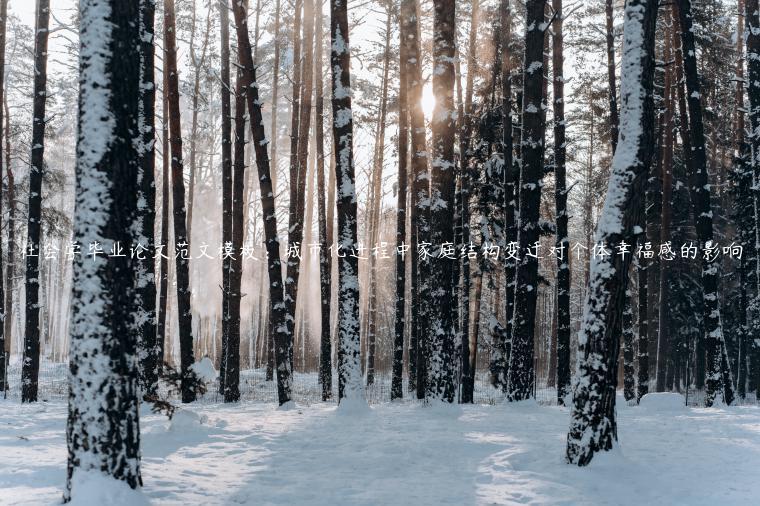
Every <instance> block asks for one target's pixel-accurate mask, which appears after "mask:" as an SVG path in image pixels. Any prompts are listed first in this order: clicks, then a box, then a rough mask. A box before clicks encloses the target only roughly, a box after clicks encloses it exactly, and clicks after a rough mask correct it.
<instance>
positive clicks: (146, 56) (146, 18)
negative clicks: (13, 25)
mask: <svg viewBox="0 0 760 506" xmlns="http://www.w3.org/2000/svg"><path fill="white" fill-rule="evenodd" d="M155 15H156V2H155V0H140V102H139V107H140V109H139V115H138V118H137V121H138V125H137V127H138V130H139V132H140V136H139V138H138V143H137V155H138V157H139V160H138V162H139V166H140V169H139V172H138V181H137V182H138V185H139V194H138V195H139V197H138V198H139V200H138V207H137V213H138V215H137V218H138V222H137V223H138V226H139V227H140V230H139V234H138V235H137V244H136V245H135V247H136V248H139V249H140V251H139V253H138V254H137V255H136V257H137V259H138V262H137V266H136V268H137V292H138V296H139V298H140V308H139V313H138V315H137V325H138V328H139V332H140V340H139V355H140V356H139V359H140V387H141V388H142V391H143V395H145V396H149V397H150V396H154V395H156V393H157V392H158V373H159V365H160V361H159V360H160V354H159V347H158V342H157V321H156V272H155V271H156V264H155V261H154V260H153V251H154V249H155V248H154V246H155V240H154V227H155V224H156V182H155V165H156V148H155V146H156V145H155V134H156V129H155V122H156V83H155V71H154V65H155V63H154V54H155V44H154V42H155V39H154V21H155ZM143 248H144V250H143Z"/></svg>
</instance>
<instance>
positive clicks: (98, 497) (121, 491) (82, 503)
mask: <svg viewBox="0 0 760 506" xmlns="http://www.w3.org/2000/svg"><path fill="white" fill-rule="evenodd" d="M69 504H70V505H71V506H92V505H94V504H105V505H108V506H147V505H149V504H150V502H149V501H148V498H147V497H145V496H144V495H143V493H142V492H141V491H140V490H133V489H131V488H129V485H127V484H126V483H125V482H123V481H121V480H115V479H113V478H111V477H110V476H106V475H105V474H103V473H101V472H98V471H77V472H75V473H74V477H73V480H72V483H71V502H70V503H69Z"/></svg>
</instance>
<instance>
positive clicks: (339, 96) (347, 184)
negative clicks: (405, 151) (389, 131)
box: [330, 0, 364, 402]
mask: <svg viewBox="0 0 760 506" xmlns="http://www.w3.org/2000/svg"><path fill="white" fill-rule="evenodd" d="M346 4H347V0H330V40H331V50H330V65H331V67H332V111H333V118H332V119H333V121H332V123H333V146H334V148H333V151H334V153H335V155H334V156H335V177H336V180H337V206H338V234H337V247H338V251H337V255H338V397H339V402H344V401H350V402H355V401H358V402H364V386H363V385H362V368H361V353H360V342H359V261H358V258H356V255H354V256H352V255H351V253H352V252H356V251H358V250H357V248H358V240H357V235H356V187H355V177H354V153H353V136H354V132H353V115H352V112H351V54H350V49H349V42H348V8H347V5H346Z"/></svg>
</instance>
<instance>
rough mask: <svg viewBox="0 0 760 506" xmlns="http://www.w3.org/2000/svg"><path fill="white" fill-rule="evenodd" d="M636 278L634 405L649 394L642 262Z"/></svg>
mask: <svg viewBox="0 0 760 506" xmlns="http://www.w3.org/2000/svg"><path fill="white" fill-rule="evenodd" d="M644 233H645V234H646V227H644ZM636 277H637V279H638V282H639V301H638V302H639V320H638V339H637V342H636V347H637V349H638V354H637V361H638V364H639V369H638V377H637V379H638V381H637V387H636V403H638V402H640V401H641V398H642V397H644V396H645V395H646V394H648V393H649V320H648V319H647V314H648V309H649V308H648V305H649V284H648V283H647V268H646V266H645V265H644V262H642V261H639V262H637V265H636Z"/></svg>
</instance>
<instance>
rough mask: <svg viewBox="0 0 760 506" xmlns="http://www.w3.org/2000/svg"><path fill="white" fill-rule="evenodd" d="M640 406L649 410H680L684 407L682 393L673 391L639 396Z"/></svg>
mask: <svg viewBox="0 0 760 506" xmlns="http://www.w3.org/2000/svg"><path fill="white" fill-rule="evenodd" d="M640 405H641V407H644V408H647V409H649V410H651V411H681V410H683V409H684V408H685V407H686V401H685V400H684V397H683V395H681V394H677V393H675V392H660V393H652V394H646V395H645V396H644V397H642V398H641V403H640Z"/></svg>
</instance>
